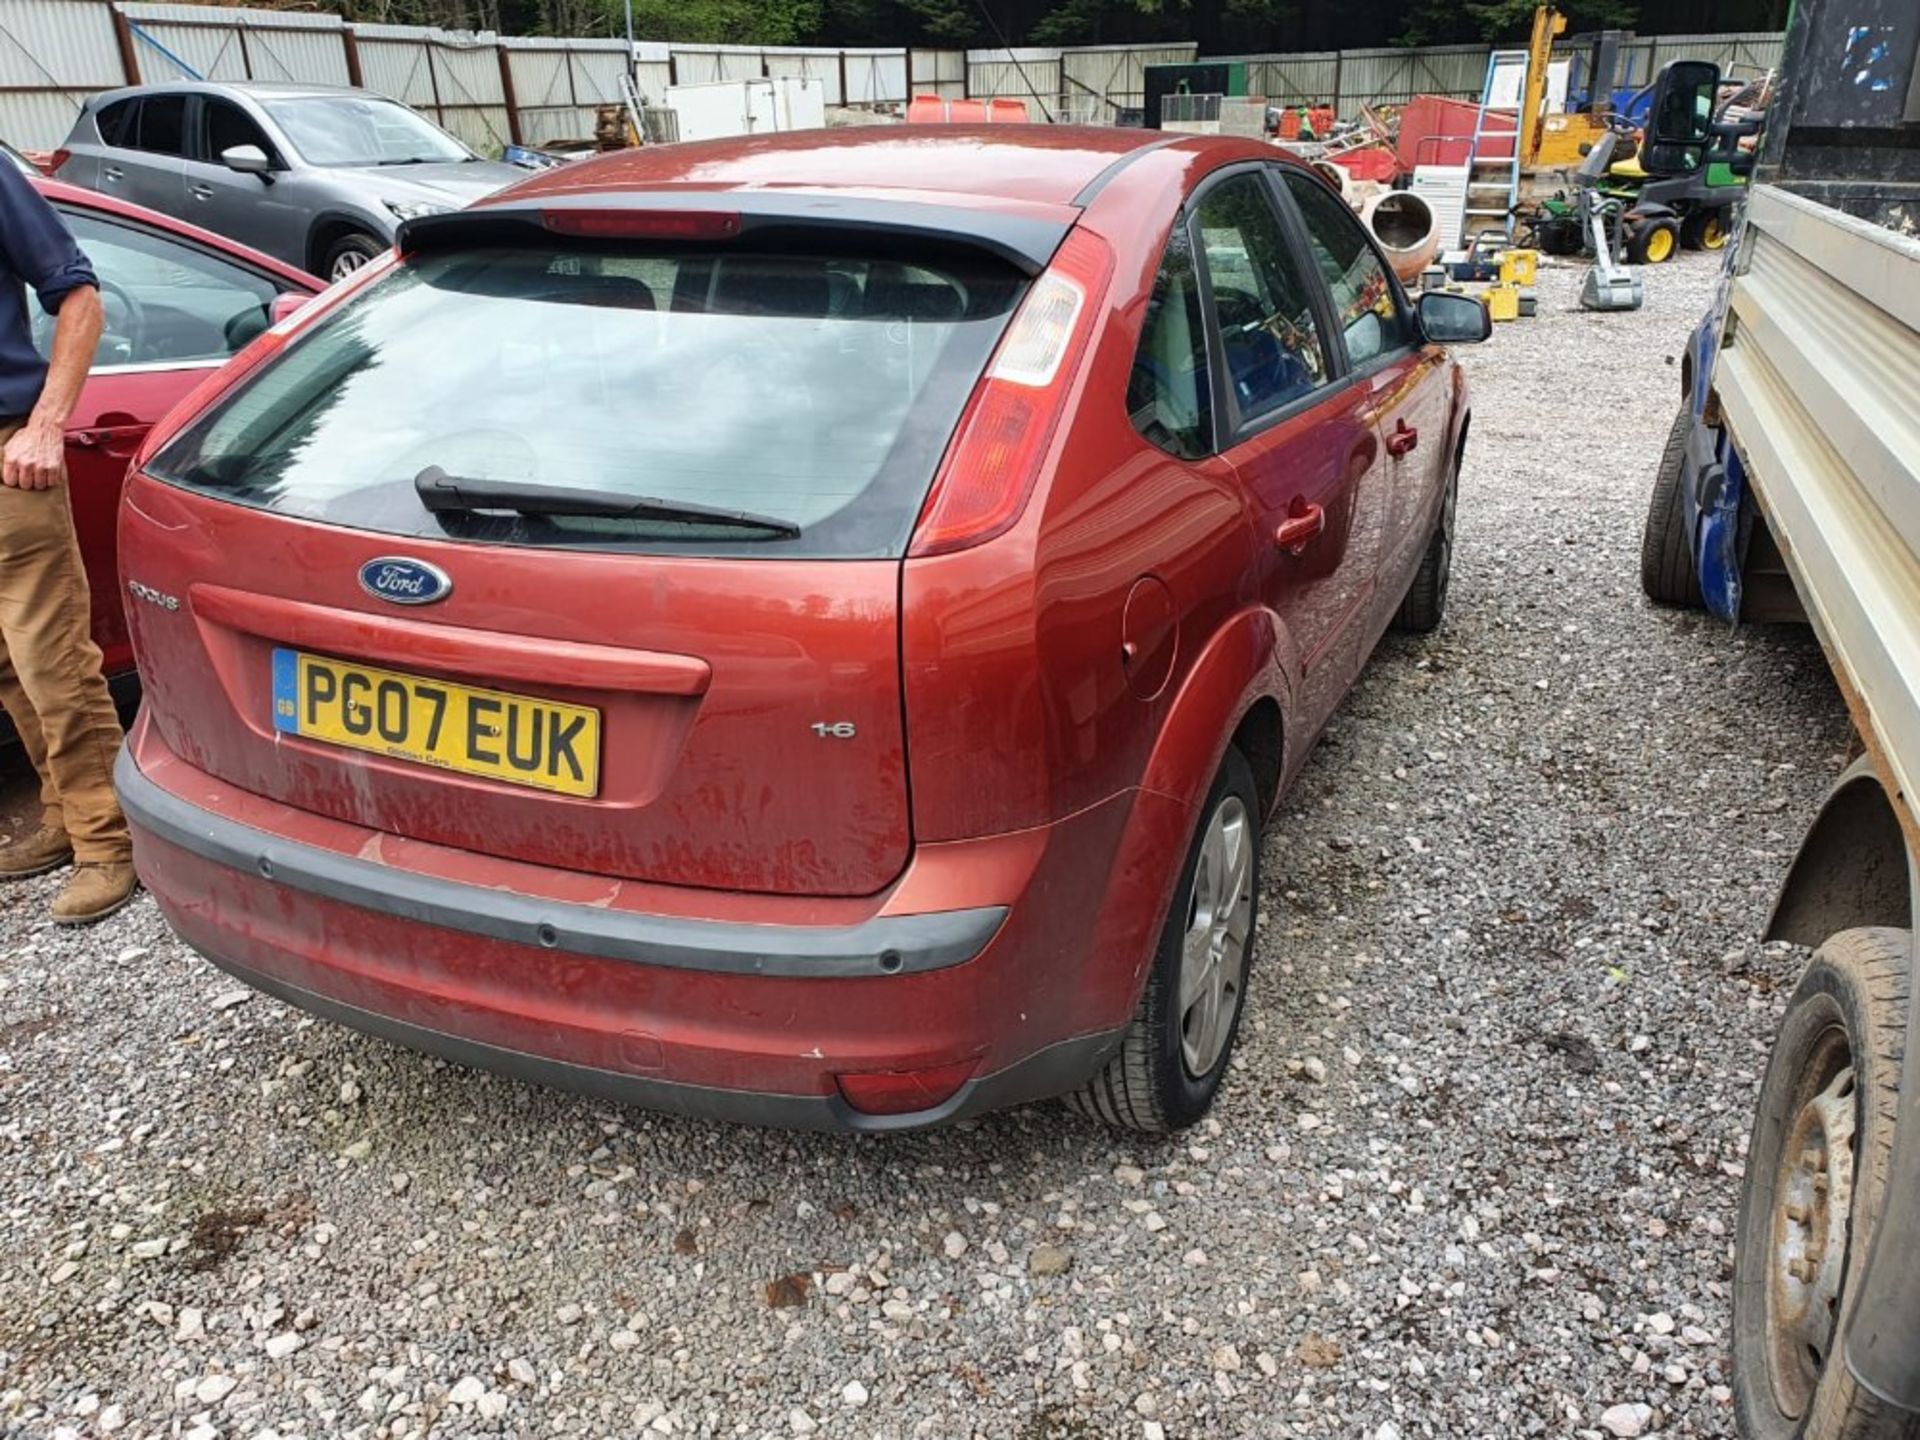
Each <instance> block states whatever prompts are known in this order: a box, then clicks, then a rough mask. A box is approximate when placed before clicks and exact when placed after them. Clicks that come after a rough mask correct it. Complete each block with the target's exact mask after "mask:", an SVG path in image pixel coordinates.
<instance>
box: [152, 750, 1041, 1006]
mask: <svg viewBox="0 0 1920 1440" xmlns="http://www.w3.org/2000/svg"><path fill="white" fill-rule="evenodd" d="M114 785H115V788H116V789H118V791H119V792H120V804H121V806H122V808H123V809H125V811H126V813H127V819H128V821H129V822H130V823H132V824H134V825H136V826H138V827H139V828H140V829H141V830H142V831H144V832H145V833H146V834H147V835H149V836H151V837H152V838H154V839H157V840H164V841H166V842H167V843H168V844H170V845H174V846H177V847H178V848H180V849H182V850H186V851H189V852H190V853H192V854H193V855H196V856H198V857H199V858H200V859H202V860H207V861H211V862H212V863H214V864H216V865H220V866H224V867H225V868H227V869H229V870H238V871H242V872H250V873H256V874H258V875H260V876H261V877H262V878H263V879H267V880H271V881H273V882H274V883H276V884H279V885H284V886H287V887H289V888H291V889H294V890H299V891H302V892H303V893H305V894H308V895H313V896H317V897H319V898H321V899H324V900H334V901H338V902H340V903H341V904H344V905H352V906H355V907H357V908H359V909H362V910H371V911H377V912H378V913H380V914H383V915H391V916H393V917H394V918H396V919H401V920H409V921H415V922H418V923H420V924H423V925H431V926H434V927H436V928H439V929H444V930H454V931H460V932H462V933H464V934H468V935H476V936H482V937H484V938H486V939H490V940H503V941H506V942H508V943H510V944H516V945H530V946H535V947H537V948H539V949H542V950H563V951H566V952H567V953H568V954H572V955H592V956H595V957H597V958H600V959H604V960H619V961H624V962H626V963H629V964H634V965H661V966H666V967H669V968H672V969H684V970H702V971H707V972H710V973H715V974H728V975H778V976H792V977H803V976H804V977H814V978H829V977H833V976H839V977H842V978H851V977H854V976H860V975H903V974H904V975H912V974H917V973H919V972H920V971H923V970H940V969H944V968H945V967H946V966H949V965H960V964H964V963H965V962H966V961H968V960H971V959H973V958H974V957H975V956H977V955H978V954H979V953H980V952H981V951H982V950H984V949H985V948H986V946H987V942H988V941H990V940H992V939H993V937H994V934H995V932H997V931H998V930H999V929H1000V926H1001V924H1002V922H1004V921H1005V920H1006V918H1007V912H1006V907H1005V906H998V905H982V906H978V907H975V908H973V909H969V910H942V911H936V912H933V913H931V914H923V915H881V916H874V917H873V918H871V919H867V920H863V921H860V922H858V923H856V924H853V925H764V924H756V925H747V924H737V923H730V922H727V921H723V920H699V919H683V918H681V917H678V916H673V915H644V914H634V913H632V912H630V911H614V910H609V909H606V908H604V907H602V906H598V905H590V904H581V903H578V902H572V901H565V900H555V899H546V898H534V897H532V896H528V895H521V894H516V893H515V892H513V891H511V890H497V889H487V888H482V887H480V886H476V885H468V884H463V883H461V882H460V881H457V880H447V879H443V878H441V877H439V876H436V875H422V874H418V873H415V872H410V871H407V870H401V869H397V868H395V867H394V866H392V865H383V864H380V863H378V862H375V861H371V860H362V859H359V858H357V857H354V856H351V855H341V854H337V853H335V852H333V851H330V850H324V849H320V848H318V847H316V846H312V845H302V844H299V843H298V842H295V841H289V840H286V839H283V838H281V837H278V836H275V835H271V834H269V833H267V832H266V831H263V830H256V829H254V828H252V827H251V826H248V825H242V824H239V823H236V822H235V821H232V820H228V819H225V818H223V817H222V816H219V815H215V814H213V813H211V812H209V811H207V810H204V809H202V808H200V807H199V806H197V805H195V804H193V803H192V802H190V801H188V800H185V799H183V798H181V797H180V796H178V795H176V794H174V793H172V792H171V791H168V790H165V789H162V788H161V787H160V786H159V785H157V784H155V783H154V782H153V781H151V780H149V779H148V778H147V777H146V776H145V775H144V774H143V773H141V770H140V766H139V764H138V762H136V761H135V760H134V758H133V753H132V750H131V748H130V747H128V748H123V749H122V750H121V752H120V758H119V761H118V762H117V763H116V765H115V767H114Z"/></svg>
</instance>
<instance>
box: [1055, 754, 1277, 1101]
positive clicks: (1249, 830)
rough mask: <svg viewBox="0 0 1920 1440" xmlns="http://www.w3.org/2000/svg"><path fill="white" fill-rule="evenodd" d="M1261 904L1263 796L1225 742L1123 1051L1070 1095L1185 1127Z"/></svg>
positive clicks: (1236, 1018) (1217, 1043) (1207, 1074)
mask: <svg viewBox="0 0 1920 1440" xmlns="http://www.w3.org/2000/svg"><path fill="white" fill-rule="evenodd" d="M1259 909H1260V796H1259V791H1258V788H1257V787H1256V785H1255V784H1254V779H1253V768H1252V766H1250V765H1249V764H1248V763H1247V759H1246V757H1245V756H1244V755H1242V754H1241V753H1240V752H1239V750H1237V749H1234V748H1232V747H1229V748H1228V750H1227V754H1226V758H1225V759H1224V760H1222V761H1221V764H1220V772H1219V774H1218V775H1216V776H1215V777H1214V781H1213V786H1212V788H1211V789H1210V790H1209V791H1208V793H1207V800H1206V804H1205V805H1204V806H1203V807H1202V808H1201V812H1200V824H1199V826H1198V828H1197V829H1196V830H1195V832H1194V837H1193V841H1192V843H1191V844H1190V845H1189V846H1188V847H1187V858H1186V863H1185V864H1184V865H1182V866H1181V869H1180V880H1179V883H1178V884H1177V885H1176V886H1175V887H1174V892H1173V903H1172V904H1171V905H1170V906H1169V907H1168V914H1167V919H1166V923H1165V925H1164V926H1163V927H1162V928H1161V932H1160V943H1159V946H1158V948H1157V949H1156V950H1155V952H1154V957H1153V968H1152V970H1151V971H1150V972H1149V973H1148V975H1147V984H1146V989H1145V990H1144V991H1143V992H1142V994H1141V996H1140V1005H1139V1008H1138V1010H1137V1011H1136V1012H1135V1014H1134V1017H1133V1020H1132V1022H1131V1023H1130V1024H1129V1025H1128V1026H1127V1029H1126V1033H1125V1036H1124V1037H1123V1038H1122V1040H1121V1042H1120V1048H1119V1049H1118V1050H1117V1051H1116V1052H1115V1053H1114V1054H1113V1056H1112V1057H1111V1058H1109V1059H1108V1061H1107V1062H1106V1064H1105V1065H1104V1066H1102V1067H1101V1069H1100V1070H1099V1072H1098V1073H1096V1074H1095V1075H1094V1077H1093V1078H1092V1079H1091V1080H1089V1081H1088V1082H1087V1083H1086V1085H1084V1086H1083V1087H1082V1088H1081V1089H1079V1090H1077V1091H1074V1092H1073V1093H1072V1094H1070V1095H1068V1096H1067V1097H1066V1098H1067V1103H1068V1104H1069V1105H1070V1106H1072V1107H1073V1108H1074V1109H1075V1110H1078V1111H1079V1112H1080V1113H1081V1114H1082V1115H1085V1116H1088V1117H1089V1118H1091V1119H1094V1120H1100V1121H1104V1122H1105V1123H1106V1124H1108V1125H1113V1126H1116V1127H1118V1128H1121V1129H1125V1130H1135V1131H1141V1132H1143V1133H1146V1134H1154V1135H1163V1134H1167V1133H1169V1132H1172V1131H1175V1130H1183V1129H1185V1128H1186V1127H1187V1126H1189V1125H1191V1124H1193V1123H1194V1122H1195V1121H1197V1120H1199V1119H1200V1117H1201V1116H1203V1115H1205V1114H1206V1113H1207V1111H1208V1109H1209V1108H1210V1107H1211V1106H1212V1104H1213V1100H1214V1096H1215V1095H1216V1094H1217V1093H1218V1092H1219V1089H1220V1082H1221V1079H1222V1078H1223V1077H1224V1076H1225V1075H1226V1072H1227V1065H1228V1063H1229V1062H1230V1061H1231V1059H1232V1058H1233V1042H1234V1038H1235V1036H1236V1035H1237V1034H1238V1032H1239V1028H1240V1016H1241V1012H1242V1011H1243V1010H1244V1008H1245V1005H1246V993H1247V975H1248V972H1249V971H1250V970H1251V968H1252V961H1253V935H1254V926H1255V921H1256V920H1257V918H1258V915H1259Z"/></svg>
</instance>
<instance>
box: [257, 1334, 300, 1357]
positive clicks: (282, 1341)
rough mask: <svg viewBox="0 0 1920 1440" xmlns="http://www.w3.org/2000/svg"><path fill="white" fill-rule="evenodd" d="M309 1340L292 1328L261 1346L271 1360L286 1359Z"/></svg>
mask: <svg viewBox="0 0 1920 1440" xmlns="http://www.w3.org/2000/svg"><path fill="white" fill-rule="evenodd" d="M306 1343H307V1342H306V1341H305V1340H304V1339H303V1338H302V1337H300V1336H298V1335H296V1334H294V1333H293V1332H292V1331H291V1330H287V1331H283V1332H282V1333H281V1334H278V1335H275V1336H273V1337H272V1338H271V1339H269V1340H268V1341H267V1343H266V1344H265V1345H263V1346H262V1347H261V1348H262V1349H263V1350H265V1351H266V1352H267V1358H268V1359H269V1360H284V1359H286V1358H287V1357H288V1356H289V1355H291V1354H293V1352H294V1351H296V1350H298V1349H299V1348H300V1347H301V1346H302V1345H304V1344H306Z"/></svg>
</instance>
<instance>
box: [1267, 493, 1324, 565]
mask: <svg viewBox="0 0 1920 1440" xmlns="http://www.w3.org/2000/svg"><path fill="white" fill-rule="evenodd" d="M1326 528H1327V512H1326V511H1325V510H1323V509H1321V508H1320V507H1319V506H1318V505H1315V504H1313V503H1312V502H1308V504H1307V506H1306V508H1305V509H1303V510H1302V511H1301V512H1300V513H1299V514H1298V515H1289V516H1288V517H1287V518H1286V519H1284V520H1282V521H1281V522H1280V524H1279V525H1278V526H1277V527H1275V529H1274V532H1273V543H1274V544H1276V545H1278V546H1279V547H1280V548H1281V549H1282V550H1286V551H1290V552H1291V553H1292V554H1295V555H1298V554H1299V553H1300V552H1301V551H1302V550H1304V549H1306V548H1307V542H1308V541H1309V540H1311V539H1313V537H1314V536H1316V535H1318V534H1319V533H1320V532H1321V531H1322V530H1324V529H1326Z"/></svg>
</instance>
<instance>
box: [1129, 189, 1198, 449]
mask: <svg viewBox="0 0 1920 1440" xmlns="http://www.w3.org/2000/svg"><path fill="white" fill-rule="evenodd" d="M1209 383H1210V382H1209V380H1208V371H1207V339H1206V331H1205V330H1204V328H1203V327H1202V325H1201V320H1200V279H1199V277H1198V276H1197V275H1196V274H1195V273H1194V269H1193V247H1192V244H1191V242H1189V241H1188V239H1187V227H1186V223H1185V219H1184V217H1183V218H1182V220H1181V223H1180V224H1178V225H1176V226H1175V227H1174V231H1173V239H1172V240H1170V241H1168V242H1167V255H1166V258H1165V259H1164V260H1163V261H1161V262H1160V273H1159V274H1158V275H1156V276H1154V280H1153V293H1152V295H1151V296H1149V297H1148V300H1147V318H1146V323H1145V324H1144V325H1143V326H1142V327H1141V332H1140V348H1139V350H1138V351H1136V352H1135V354H1134V357H1133V371H1132V373H1131V375H1129V377H1128V379H1127V413H1128V414H1130V415H1131V416H1132V417H1133V428H1134V429H1136V430H1138V431H1139V432H1140V433H1141V434H1142V435H1144V436H1145V437H1146V438H1147V439H1148V440H1150V441H1152V442H1153V443H1154V444H1155V445H1158V446H1159V447H1160V448H1161V449H1162V450H1165V451H1166V452H1167V453H1168V454H1170V455H1178V456H1180V457H1181V458H1182V459H1184V460H1197V459H1199V458H1200V457H1201V456H1202V455H1206V454H1208V453H1209V452H1211V451H1212V449H1213V405H1212V398H1211V396H1210V394H1209V392H1208V385H1209Z"/></svg>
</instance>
